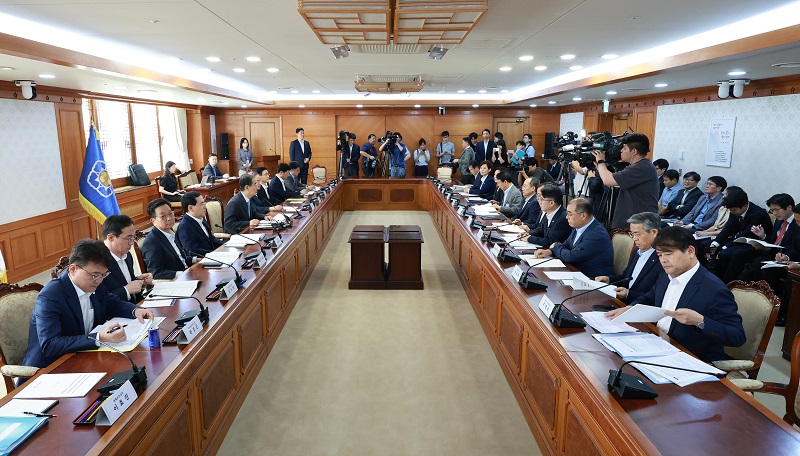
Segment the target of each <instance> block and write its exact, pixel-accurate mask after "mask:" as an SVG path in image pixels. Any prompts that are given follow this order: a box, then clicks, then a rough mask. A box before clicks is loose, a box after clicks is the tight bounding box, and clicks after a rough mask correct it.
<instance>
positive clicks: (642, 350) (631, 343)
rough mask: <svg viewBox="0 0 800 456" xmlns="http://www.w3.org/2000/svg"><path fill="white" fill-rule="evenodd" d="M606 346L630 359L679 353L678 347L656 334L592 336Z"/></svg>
mask: <svg viewBox="0 0 800 456" xmlns="http://www.w3.org/2000/svg"><path fill="white" fill-rule="evenodd" d="M592 337H594V338H595V339H597V340H598V341H600V343H602V344H603V345H604V346H606V347H607V348H609V349H610V350H611V351H614V352H616V353H618V354H619V356H621V357H623V358H625V359H629V358H633V359H639V358H644V357H650V356H663V355H671V354H673V353H678V352H680V350H678V348H677V347H675V346H673V345H672V344H670V343H669V342H667V341H666V340H664V339H662V338H660V337H658V336H656V335H655V334H640V333H636V334H592Z"/></svg>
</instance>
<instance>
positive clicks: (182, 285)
mask: <svg viewBox="0 0 800 456" xmlns="http://www.w3.org/2000/svg"><path fill="white" fill-rule="evenodd" d="M199 285H200V281H199V280H180V281H174V282H157V283H156V284H155V285H153V289H152V290H151V291H150V294H148V295H147V298H145V299H147V300H151V299H159V296H168V297H174V298H188V297H191V296H192V295H193V294H194V291H195V290H196V289H197V287H198V286H199Z"/></svg>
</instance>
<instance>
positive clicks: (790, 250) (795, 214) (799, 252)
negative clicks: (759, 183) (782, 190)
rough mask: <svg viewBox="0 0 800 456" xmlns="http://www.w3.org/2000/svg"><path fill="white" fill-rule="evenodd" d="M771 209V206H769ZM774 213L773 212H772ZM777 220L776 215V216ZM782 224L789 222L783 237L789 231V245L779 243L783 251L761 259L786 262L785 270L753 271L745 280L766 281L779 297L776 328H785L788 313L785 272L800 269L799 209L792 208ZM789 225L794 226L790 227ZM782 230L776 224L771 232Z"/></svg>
mask: <svg viewBox="0 0 800 456" xmlns="http://www.w3.org/2000/svg"><path fill="white" fill-rule="evenodd" d="M770 208H772V205H770ZM773 213H774V212H773ZM776 218H777V214H776ZM784 220H785V221H784V223H786V221H790V222H791V224H790V225H789V227H788V228H786V233H785V234H784V236H789V233H790V230H791V232H792V234H791V238H792V240H791V244H789V245H787V244H786V242H785V241H783V240H782V241H783V242H781V245H784V246H786V248H785V249H783V250H781V251H779V252H778V253H776V254H775V256H774V257H773V258H767V257H766V256H765V257H763V259H764V260H774V261H782V262H786V263H787V266H786V267H785V268H766V269H755V270H754V271H753V273H752V274H751V276H750V277H747V278H746V280H758V279H760V278H763V279H764V280H766V281H767V283H768V284H769V286H770V287H772V289H773V290H774V291H775V294H776V295H778V296H780V298H781V308H780V310H779V311H778V320H777V321H776V322H775V325H776V326H785V325H786V314H787V313H788V312H789V305H788V302H789V296H787V295H786V294H785V292H786V290H785V289H784V282H785V280H782V279H786V271H787V270H794V271H797V270H798V269H800V263H799V262H798V261H800V207H798V206H793V207H792V216H791V217H789V218H786V219H784ZM791 225H795V227H792V226H791ZM776 229H777V230H782V229H783V228H782V227H781V224H780V223H776V224H775V227H774V228H773V230H772V232H773V233H774V232H775V230H776ZM759 261H761V259H760V258H757V259H756V260H754V261H753V264H754V265H756V266H760V263H759Z"/></svg>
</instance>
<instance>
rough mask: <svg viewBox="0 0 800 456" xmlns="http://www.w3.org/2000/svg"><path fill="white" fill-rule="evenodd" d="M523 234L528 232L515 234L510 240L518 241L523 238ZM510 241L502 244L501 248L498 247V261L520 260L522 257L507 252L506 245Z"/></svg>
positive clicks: (526, 234) (525, 234)
mask: <svg viewBox="0 0 800 456" xmlns="http://www.w3.org/2000/svg"><path fill="white" fill-rule="evenodd" d="M525 236H528V233H522V234H520V235H519V236H517V237H516V238H515V239H514V240H513V241H511V242H514V241H519V240H520V239H522V238H524V237H525ZM511 242H507V243H506V244H505V245H503V248H502V249H500V253H498V254H497V259H498V260H500V261H522V258H520V257H519V256H517V255H515V254H513V253H510V252H508V245H509V244H511Z"/></svg>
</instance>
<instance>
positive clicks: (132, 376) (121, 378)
mask: <svg viewBox="0 0 800 456" xmlns="http://www.w3.org/2000/svg"><path fill="white" fill-rule="evenodd" d="M86 338H87V339H89V340H92V341H94V342H96V343H97V344H98V345H100V346H101V347H105V348H107V349H109V350H111V351H114V352H117V353H119V354H120V355H122V356H124V357H126V358H128V361H130V362H131V368H130V369H128V370H125V371H122V372H117V373H116V374H114V375H112V376H111V378H109V379H108V381H107V382H105V383H103V385H102V386H100V388H97V392H98V393H100V394H102V395H104V396H106V395H109V394H111V393H112V392H114V391H116V390H118V389H120V387H121V386H122V385H124V384H125V382H127V381H128V380H130V382H131V385H133V388H134V389H135V390H137V391H141V390H139V387H140V386H143V385H144V384H145V383H147V373H146V372H145V371H144V370H145V366H142V367H141V368H140V367H139V366H137V365H136V363H134V362H133V360H132V359H131V357H130V356H128V355H127V354H126V353H123V352H122V351H120V350H118V349H117V348H116V347H112V346H111V345H109V344H107V343H105V342H102V341H101V340H100V335H99V334H98V335H97V339H95V338H93V337H92V336H91V335H89V336H86ZM142 389H144V388H142Z"/></svg>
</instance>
